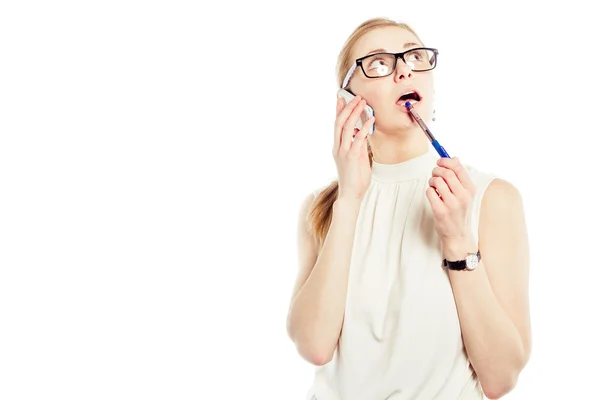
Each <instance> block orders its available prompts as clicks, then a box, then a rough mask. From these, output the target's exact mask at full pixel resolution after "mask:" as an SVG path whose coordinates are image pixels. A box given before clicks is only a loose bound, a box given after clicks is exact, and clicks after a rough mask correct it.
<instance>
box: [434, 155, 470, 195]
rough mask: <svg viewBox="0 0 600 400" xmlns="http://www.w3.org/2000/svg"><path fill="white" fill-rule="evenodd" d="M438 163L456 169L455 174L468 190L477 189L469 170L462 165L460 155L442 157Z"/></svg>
mask: <svg viewBox="0 0 600 400" xmlns="http://www.w3.org/2000/svg"><path fill="white" fill-rule="evenodd" d="M437 164H438V165H439V166H441V167H446V168H449V169H451V170H452V171H454V174H455V175H456V177H457V178H458V181H459V182H460V184H461V185H462V186H463V187H464V188H465V189H467V190H469V191H471V192H473V191H474V190H475V185H474V184H473V181H472V180H471V177H470V176H469V172H468V171H467V170H466V168H465V167H464V166H463V165H462V163H461V162H460V160H459V159H458V157H452V158H440V159H439V160H438V162H437Z"/></svg>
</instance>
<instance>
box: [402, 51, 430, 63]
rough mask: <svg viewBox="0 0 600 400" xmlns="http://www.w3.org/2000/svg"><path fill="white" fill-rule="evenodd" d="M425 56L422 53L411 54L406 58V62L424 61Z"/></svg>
mask: <svg viewBox="0 0 600 400" xmlns="http://www.w3.org/2000/svg"><path fill="white" fill-rule="evenodd" d="M424 59H425V56H424V54H423V52H421V51H415V52H414V53H410V54H409V55H407V57H406V61H423V60H424Z"/></svg>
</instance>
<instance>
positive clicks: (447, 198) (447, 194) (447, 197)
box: [429, 176, 454, 203]
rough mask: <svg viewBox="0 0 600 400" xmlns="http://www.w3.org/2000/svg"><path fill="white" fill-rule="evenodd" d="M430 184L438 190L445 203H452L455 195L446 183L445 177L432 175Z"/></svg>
mask: <svg viewBox="0 0 600 400" xmlns="http://www.w3.org/2000/svg"><path fill="white" fill-rule="evenodd" d="M429 186H431V187H433V188H434V189H435V190H437V191H438V193H439V194H440V197H441V198H442V200H443V201H444V203H451V202H452V199H454V196H453V195H452V192H451V191H450V188H449V187H448V185H447V184H446V181H445V180H444V178H442V177H440V176H432V177H431V179H429Z"/></svg>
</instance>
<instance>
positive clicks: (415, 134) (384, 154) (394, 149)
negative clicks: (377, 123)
mask: <svg viewBox="0 0 600 400" xmlns="http://www.w3.org/2000/svg"><path fill="white" fill-rule="evenodd" d="M368 140H369V143H370V145H371V150H372V151H373V160H374V161H375V162H378V163H379V164H398V163H401V162H404V161H408V160H410V159H413V158H415V157H418V156H421V155H423V154H425V153H427V152H428V151H429V146H431V144H430V143H429V140H427V137H426V136H425V134H424V133H423V132H422V131H421V130H420V129H415V130H414V131H412V130H411V132H406V133H405V134H403V135H398V134H389V133H388V134H386V133H384V132H379V131H375V133H374V134H373V136H372V137H369V139H368Z"/></svg>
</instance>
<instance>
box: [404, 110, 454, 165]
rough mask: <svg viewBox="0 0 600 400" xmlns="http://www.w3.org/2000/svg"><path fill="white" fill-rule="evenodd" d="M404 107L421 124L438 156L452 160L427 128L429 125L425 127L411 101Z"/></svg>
mask: <svg viewBox="0 0 600 400" xmlns="http://www.w3.org/2000/svg"><path fill="white" fill-rule="evenodd" d="M404 106H405V107H406V109H407V110H408V112H410V115H412V116H413V118H414V119H415V121H417V123H418V124H419V126H420V127H421V129H423V132H425V134H426V135H427V137H428V138H429V141H430V142H431V144H432V145H433V147H434V148H435V150H436V151H437V152H438V154H439V155H440V157H445V158H451V157H450V156H449V155H448V153H447V152H446V149H444V148H443V147H442V145H441V144H439V142H438V141H437V140H436V139H435V137H434V136H433V133H431V131H430V130H429V128H428V127H427V125H425V122H423V120H422V119H421V116H420V115H419V114H417V112H416V111H415V109H414V108H413V106H412V104H410V101H407V102H406V103H404Z"/></svg>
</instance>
